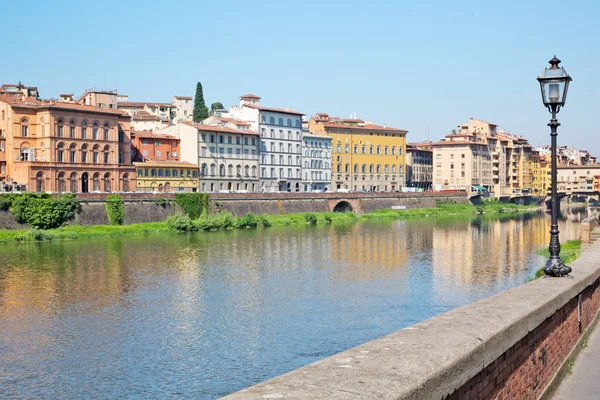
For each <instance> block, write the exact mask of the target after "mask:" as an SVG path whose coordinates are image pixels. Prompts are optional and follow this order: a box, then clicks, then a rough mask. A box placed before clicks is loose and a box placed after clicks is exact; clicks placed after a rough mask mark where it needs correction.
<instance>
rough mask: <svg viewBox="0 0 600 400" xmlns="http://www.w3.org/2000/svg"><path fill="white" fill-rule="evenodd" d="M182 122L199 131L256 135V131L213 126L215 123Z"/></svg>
mask: <svg viewBox="0 0 600 400" xmlns="http://www.w3.org/2000/svg"><path fill="white" fill-rule="evenodd" d="M182 124H184V125H189V126H193V127H194V128H196V129H198V130H200V131H207V132H222V133H236V134H242V135H258V133H257V132H254V131H251V130H247V131H246V130H244V131H243V130H239V129H232V128H226V127H220V126H215V125H203V124H198V123H195V122H182Z"/></svg>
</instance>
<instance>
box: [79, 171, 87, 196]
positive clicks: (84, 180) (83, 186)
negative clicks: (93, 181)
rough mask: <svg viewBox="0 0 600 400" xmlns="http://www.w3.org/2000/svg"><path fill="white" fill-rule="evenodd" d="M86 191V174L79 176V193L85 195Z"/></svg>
mask: <svg viewBox="0 0 600 400" xmlns="http://www.w3.org/2000/svg"><path fill="white" fill-rule="evenodd" d="M88 191H89V190H88V173H87V172H84V173H83V174H81V193H87V192H88Z"/></svg>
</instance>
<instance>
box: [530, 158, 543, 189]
mask: <svg viewBox="0 0 600 400" xmlns="http://www.w3.org/2000/svg"><path fill="white" fill-rule="evenodd" d="M531 170H532V176H533V182H532V185H531V186H532V189H533V195H545V194H546V192H545V191H544V182H545V177H544V171H543V169H542V163H541V159H540V156H539V155H538V154H536V153H534V154H533V155H532V156H531Z"/></svg>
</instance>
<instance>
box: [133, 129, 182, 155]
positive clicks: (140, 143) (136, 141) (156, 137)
mask: <svg viewBox="0 0 600 400" xmlns="http://www.w3.org/2000/svg"><path fill="white" fill-rule="evenodd" d="M179 142H180V140H179V139H178V138H176V137H175V136H173V135H165V134H160V133H155V132H152V131H141V132H138V131H135V130H133V131H131V159H132V160H133V161H135V162H144V161H179Z"/></svg>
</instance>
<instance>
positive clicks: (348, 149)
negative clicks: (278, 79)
mask: <svg viewBox="0 0 600 400" xmlns="http://www.w3.org/2000/svg"><path fill="white" fill-rule="evenodd" d="M309 129H310V132H311V133H314V134H317V135H326V136H330V137H331V138H332V142H331V145H332V162H331V165H332V173H331V184H332V190H333V191H337V190H340V189H343V190H351V191H396V190H402V188H403V187H404V186H405V183H406V181H405V169H406V160H405V154H406V134H407V133H408V131H406V130H403V129H397V128H391V127H387V126H385V125H375V124H373V123H370V122H365V121H363V120H360V119H347V120H345V119H340V118H335V117H329V115H328V114H325V113H320V114H316V115H315V116H313V117H312V118H311V119H310V122H309Z"/></svg>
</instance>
